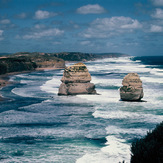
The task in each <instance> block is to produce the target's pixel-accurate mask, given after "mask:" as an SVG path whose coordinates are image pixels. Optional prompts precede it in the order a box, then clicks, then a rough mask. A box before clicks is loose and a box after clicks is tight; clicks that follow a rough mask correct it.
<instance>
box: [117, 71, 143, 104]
mask: <svg viewBox="0 0 163 163" xmlns="http://www.w3.org/2000/svg"><path fill="white" fill-rule="evenodd" d="M122 85H123V87H121V88H120V97H121V99H122V100H124V101H139V100H141V98H143V95H144V93H143V88H142V81H141V80H140V78H139V76H138V74H137V73H129V74H128V75H126V76H125V77H124V79H123V81H122Z"/></svg>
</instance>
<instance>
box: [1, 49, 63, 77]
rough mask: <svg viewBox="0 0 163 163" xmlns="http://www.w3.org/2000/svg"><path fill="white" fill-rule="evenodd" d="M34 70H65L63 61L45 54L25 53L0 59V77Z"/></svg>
mask: <svg viewBox="0 0 163 163" xmlns="http://www.w3.org/2000/svg"><path fill="white" fill-rule="evenodd" d="M36 68H42V69H43V68H65V61H64V60H62V59H59V58H56V57H54V56H51V55H48V54H45V53H25V52H23V53H16V54H14V55H9V56H6V57H3V58H0V75H1V74H6V73H10V72H21V71H33V70H35V69H36Z"/></svg>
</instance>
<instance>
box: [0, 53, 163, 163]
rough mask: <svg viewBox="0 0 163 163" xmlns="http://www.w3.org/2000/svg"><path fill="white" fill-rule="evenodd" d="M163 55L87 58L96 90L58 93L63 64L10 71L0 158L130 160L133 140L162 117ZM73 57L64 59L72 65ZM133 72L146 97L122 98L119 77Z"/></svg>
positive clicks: (65, 162) (87, 162) (83, 162)
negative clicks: (93, 59)
mask: <svg viewBox="0 0 163 163" xmlns="http://www.w3.org/2000/svg"><path fill="white" fill-rule="evenodd" d="M161 61H163V57H161V56H160V57H153V58H152V57H120V58H106V59H102V60H96V61H89V62H85V64H86V66H87V68H88V70H89V72H90V74H91V76H92V83H94V84H95V86H96V90H97V93H99V94H100V95H77V96H58V95H57V93H58V88H59V86H60V84H61V81H60V79H61V78H62V75H63V70H45V71H36V72H31V73H25V74H18V75H14V76H10V81H12V82H13V84H10V85H8V86H6V87H4V88H3V89H2V90H1V94H2V95H3V96H4V97H5V98H8V99H9V100H7V101H3V102H0V162H4V163H75V162H76V163H119V162H122V161H123V160H125V163H129V162H130V155H131V153H130V147H131V143H132V142H133V141H135V140H136V139H138V138H142V137H143V136H145V135H146V134H147V132H148V131H151V130H152V129H154V128H155V126H156V125H157V124H158V123H160V122H161V121H162V120H163V91H162V90H163V63H162V62H161ZM71 64H73V63H68V64H67V66H68V65H71ZM130 72H136V73H138V75H139V76H140V78H141V80H142V82H143V88H144V98H143V100H145V101H147V102H124V101H120V95H119V88H120V87H121V86H122V79H123V78H124V76H125V75H127V74H128V73H130Z"/></svg>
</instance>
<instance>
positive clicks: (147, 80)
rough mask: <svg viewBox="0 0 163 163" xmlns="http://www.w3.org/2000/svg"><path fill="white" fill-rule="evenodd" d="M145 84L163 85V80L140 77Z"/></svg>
mask: <svg viewBox="0 0 163 163" xmlns="http://www.w3.org/2000/svg"><path fill="white" fill-rule="evenodd" d="M140 79H141V80H142V81H143V82H148V83H160V84H163V78H158V77H143V76H142V77H140Z"/></svg>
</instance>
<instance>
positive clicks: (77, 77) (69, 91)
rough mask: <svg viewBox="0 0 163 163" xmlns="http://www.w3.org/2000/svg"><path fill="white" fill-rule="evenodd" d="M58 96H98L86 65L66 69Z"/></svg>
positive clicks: (76, 65)
mask: <svg viewBox="0 0 163 163" xmlns="http://www.w3.org/2000/svg"><path fill="white" fill-rule="evenodd" d="M61 81H62V84H61V85H60V87H59V91H58V95H77V94H96V90H95V85H94V84H93V83H90V81H91V75H90V73H89V72H88V69H87V67H86V65H85V64H83V63H77V64H74V65H72V66H69V67H67V68H65V70H64V73H63V77H62V79H61Z"/></svg>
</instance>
